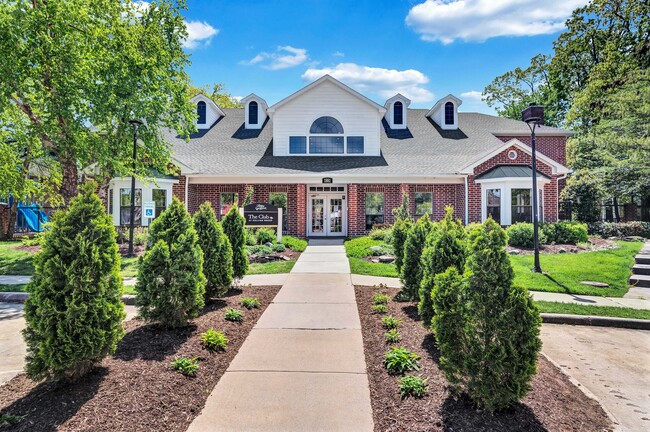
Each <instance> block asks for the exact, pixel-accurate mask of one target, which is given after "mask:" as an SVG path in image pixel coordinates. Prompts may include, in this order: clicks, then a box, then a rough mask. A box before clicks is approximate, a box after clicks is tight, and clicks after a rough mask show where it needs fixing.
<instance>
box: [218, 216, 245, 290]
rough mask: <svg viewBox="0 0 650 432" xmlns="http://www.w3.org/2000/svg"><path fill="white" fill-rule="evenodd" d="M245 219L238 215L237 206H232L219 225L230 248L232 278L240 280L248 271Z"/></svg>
mask: <svg viewBox="0 0 650 432" xmlns="http://www.w3.org/2000/svg"><path fill="white" fill-rule="evenodd" d="M245 224H246V219H244V216H242V215H240V214H239V210H238V209H237V206H232V208H231V209H230V211H229V212H228V213H227V214H226V216H224V218H223V221H222V222H221V225H222V226H223V232H224V233H225V234H226V236H227V237H228V240H229V241H230V246H231V247H232V269H233V277H234V278H235V279H241V278H243V277H244V275H245V274H246V272H247V271H248V253H247V251H246V229H245V228H244V225H245Z"/></svg>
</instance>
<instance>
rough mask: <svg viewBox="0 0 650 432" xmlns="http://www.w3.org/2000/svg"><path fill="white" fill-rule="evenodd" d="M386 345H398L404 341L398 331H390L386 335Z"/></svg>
mask: <svg viewBox="0 0 650 432" xmlns="http://www.w3.org/2000/svg"><path fill="white" fill-rule="evenodd" d="M384 337H385V338H386V343H396V342H399V341H400V340H402V334H401V333H400V332H399V330H397V329H390V330H388V331H387V332H386V333H384Z"/></svg>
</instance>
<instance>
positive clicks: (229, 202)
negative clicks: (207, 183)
mask: <svg viewBox="0 0 650 432" xmlns="http://www.w3.org/2000/svg"><path fill="white" fill-rule="evenodd" d="M220 201H221V212H220V213H221V216H222V217H223V216H225V215H226V214H227V213H228V212H229V211H230V209H231V208H232V206H234V205H237V204H238V203H239V194H237V193H236V192H235V193H232V192H226V193H222V194H221V197H220Z"/></svg>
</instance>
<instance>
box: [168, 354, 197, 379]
mask: <svg viewBox="0 0 650 432" xmlns="http://www.w3.org/2000/svg"><path fill="white" fill-rule="evenodd" d="M171 366H172V369H174V370H177V371H179V372H180V373H182V374H183V375H185V376H189V377H193V376H196V373H197V372H198V371H199V358H198V357H192V358H189V357H178V358H176V359H175V360H173V361H172V362H171Z"/></svg>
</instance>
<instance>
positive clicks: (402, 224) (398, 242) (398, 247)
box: [391, 219, 413, 274]
mask: <svg viewBox="0 0 650 432" xmlns="http://www.w3.org/2000/svg"><path fill="white" fill-rule="evenodd" d="M412 227H413V224H412V223H411V220H410V219H397V220H396V221H395V223H394V224H393V230H392V231H393V233H392V236H391V246H393V252H394V253H395V267H396V268H397V273H398V274H400V273H401V271H402V265H403V264H404V243H406V237H407V236H408V233H409V231H410V230H411V228H412Z"/></svg>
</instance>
